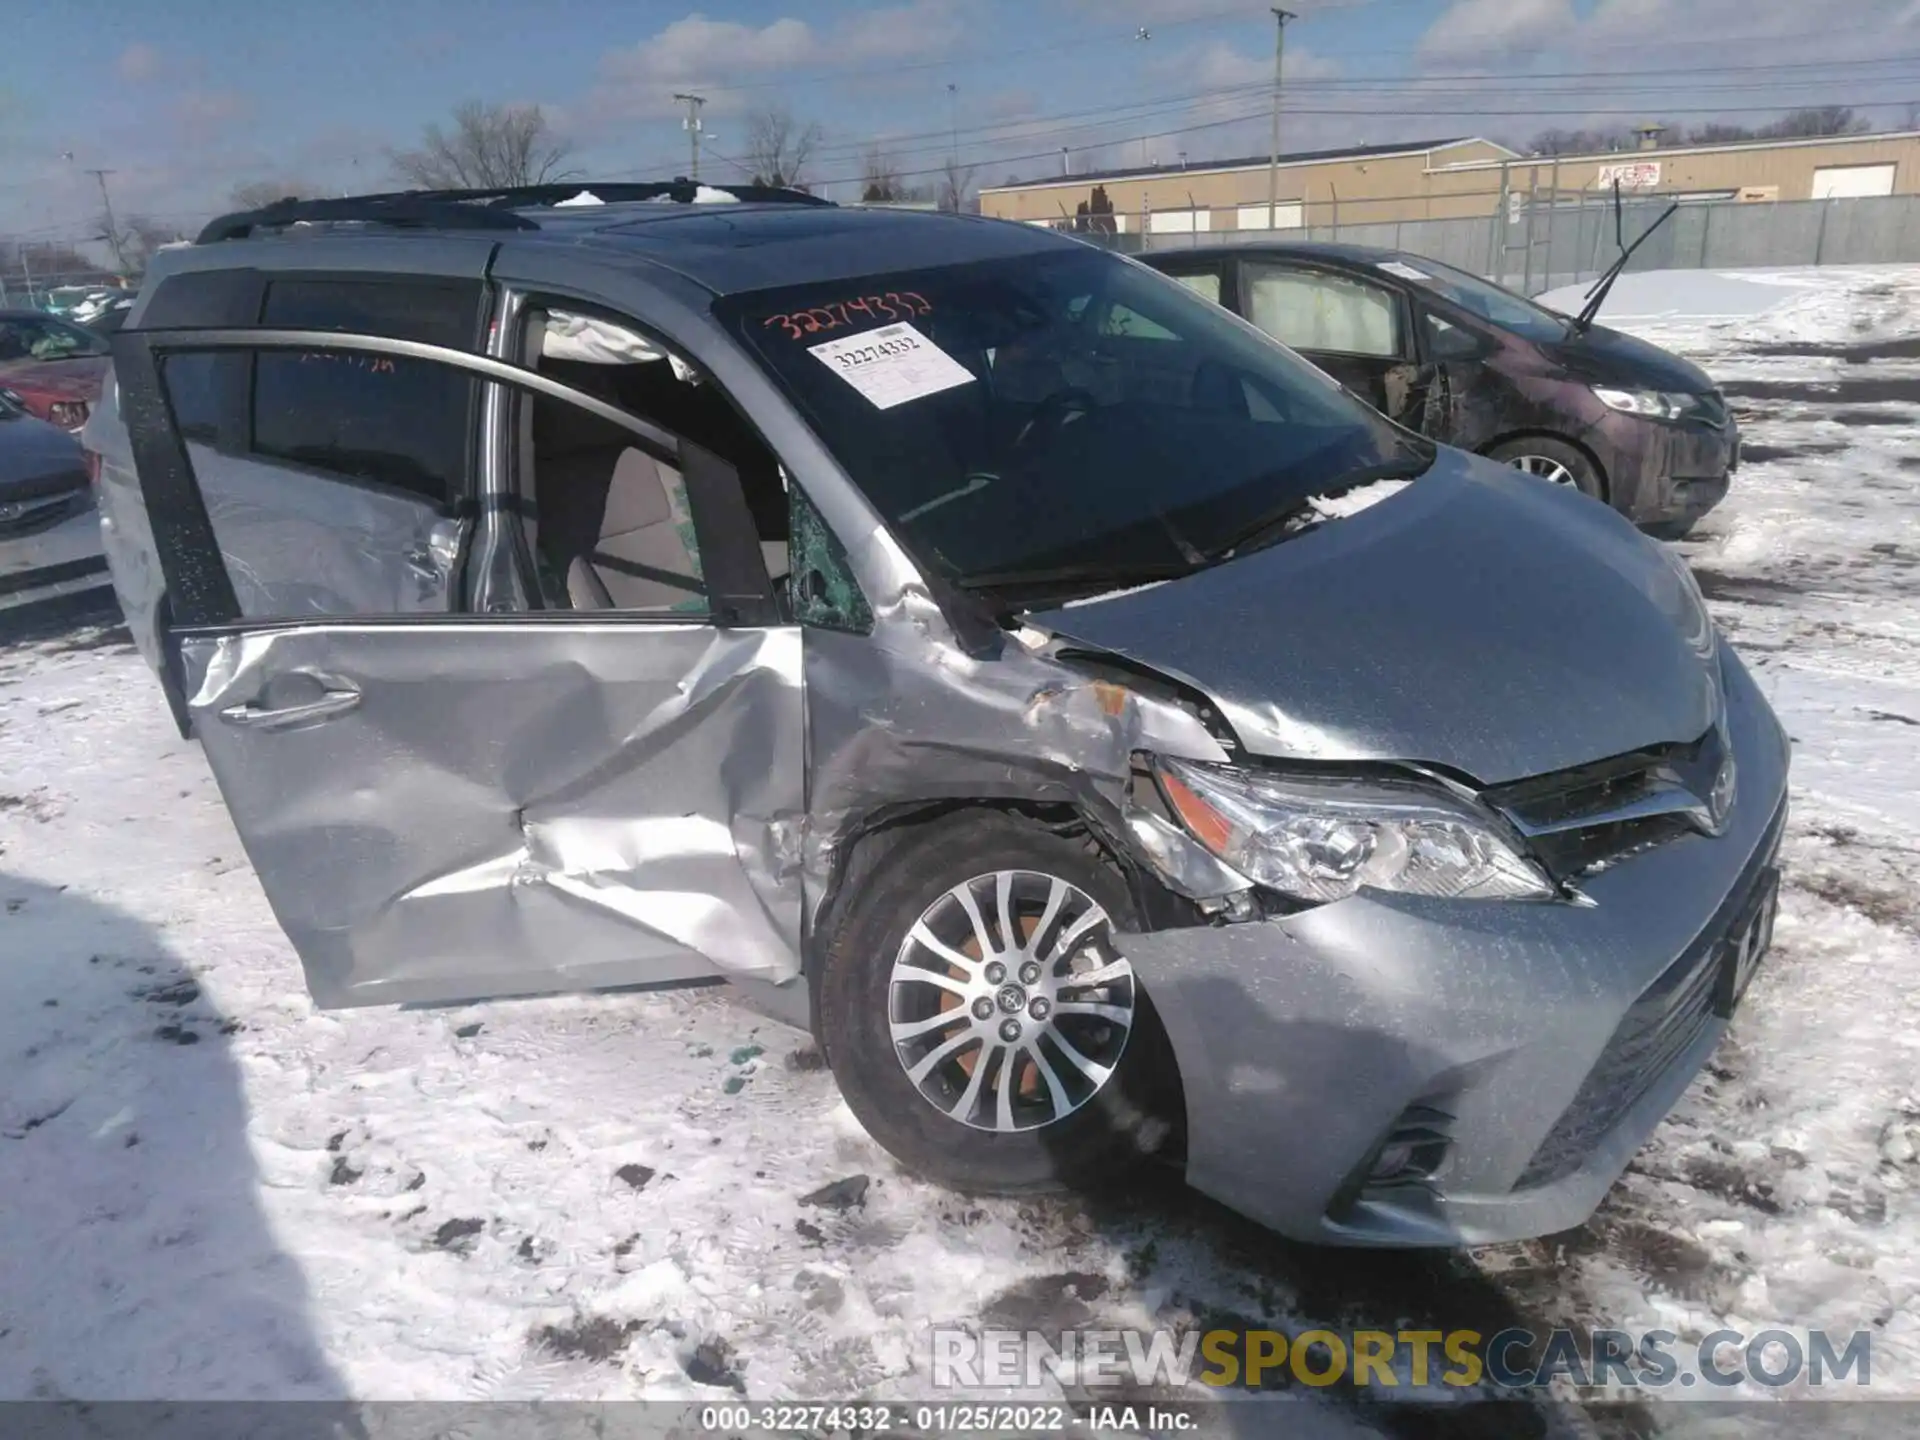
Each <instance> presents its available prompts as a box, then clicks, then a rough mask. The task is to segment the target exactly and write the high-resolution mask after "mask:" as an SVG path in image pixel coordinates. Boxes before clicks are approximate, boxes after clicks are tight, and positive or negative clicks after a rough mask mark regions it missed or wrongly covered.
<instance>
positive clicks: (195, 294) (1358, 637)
mask: <svg viewBox="0 0 1920 1440" xmlns="http://www.w3.org/2000/svg"><path fill="white" fill-rule="evenodd" d="M562 202H565V203H562ZM115 347H116V348H115V377H114V381H113V383H112V384H110V385H109V386H108V389H107V393H106V396H105V397H104V399H103V402H102V404H101V406H100V407H99V410H98V412H97V413H96V415H95V418H94V420H93V421H92V422H91V424H90V425H89V427H88V429H87V432H86V436H85V439H86V443H87V445H88V446H89V447H90V448H91V449H93V450H94V451H96V452H97V453H98V455H99V456H100V460H101V474H102V484H101V491H102V502H101V503H102V508H103V511H104V518H105V527H106V538H107V548H108V553H109V558H110V562H111V564H112V567H113V572H114V577H115V581H116V584H117V586H118V588H119V592H120V596H121V600H122V603H123V605H124V607H125V609H126V613H127V616H128V618H129V621H130V623H131V624H132V626H133V628H134V632H135V636H136V638H137V639H138V641H139V643H140V645H141V647H142V650H143V653H145V654H146V655H147V656H148V658H149V660H150V661H151V662H152V663H153V664H154V667H155V669H156V671H157V672H159V673H160V674H161V676H162V678H163V682H164V685H165V688H166V689H167V691H168V693H169V695H170V698H171V700H172V702H173V704H174V706H175V709H176V713H177V715H178V717H179V719H180V720H181V722H182V724H183V725H184V726H189V727H191V729H192V730H193V731H194V732H195V733H197V734H198V736H199V737H200V739H201V741H202V744H203V746H204V749H205V753H206V756H207V760H208V763H209V764H210V765H211V766H212V768H213V770H214V771H215V773H216V775H217V776H218V779H219V783H220V786H221V789H222V793H223V794H224V796H225V797H226V802H227V805H228V808H229V809H230V811H231V813H232V816H233V819H234V823H235V825H236V826H237V828H238V830H239V833H240V836H241V838H242V840H243V841H244V843H245V845H246V848H247V852H248V854H249V856H250V857H251V859H252V861H253V865H254V868H255V870H256V872H257V873H258V875H259V877H260V882H261V885H262V886H263V887H264V889H265V891H266V893H267V896H268V898H269V899H270V901H271V902H272V905H273V908H274V911H275V913H276V915H277V916H278V918H279V920H280V923H281V925H282V926H283V927H284V929H285V931H286V933H287V935H288V938H289V939H290V941H291V942H292V944H293V946H294V948H295V949H296V950H297V951H298V952H299V955H300V959H301V961H302V963H303V965H304V966H305V969H306V975H307V980H308V983H309V986H310V988H311V990H312V993H313V995H314V998H315V999H316V1000H317V1001H318V1003H319V1004H321V1005H323V1006H329V1007H335V1006H355V1005H378V1004H393V1003H402V1002H411V1003H442V1002H464V1001H473V1000H476V999H483V998H494V997H508V996H521V995H533V994H539V993H550V992H555V991H584V990H593V989H607V988H615V987H632V986H662V985H678V984H708V983H714V982H717V981H718V982H729V983H732V984H733V985H735V986H737V987H739V990H740V992H741V994H742V995H743V996H744V997H745V998H746V999H747V1000H748V1001H749V1002H750V1003H753V1004H755V1005H757V1006H759V1007H760V1008H762V1009H764V1010H767V1011H769V1012H770V1013H774V1014H777V1015H779V1016H781V1017H783V1018H785V1019H788V1020H790V1021H792V1022H793V1023H795V1024H798V1025H803V1026H806V1027H808V1028H809V1029H811V1030H812V1031H813V1033H814V1034H815V1035H816V1036H817V1037H818V1039H819V1042H820V1045H821V1048H822V1050H823V1052H824V1055H825V1058H826V1060H827V1062H828V1064H829V1065H830V1066H831V1068H832V1070H833V1073H834V1075H835V1077H836V1078H837V1080H838V1082H839V1084H840V1086H841V1088H842V1090H843V1091H844V1093H845V1095H846V1097H847V1100H848V1103H849V1104H850V1105H851V1107H852V1108H853V1110H854V1113H855V1114H856V1115H857V1116H858V1117H859V1118H860V1120H861V1121H862V1123H863V1124H865V1125H866V1126H867V1128H868V1129H869V1130H870V1131H871V1133H872V1134H873V1135H874V1136H875V1138H876V1139H877V1140H879V1141H880V1142H881V1143H882V1144H884V1145H885V1146H886V1147H887V1148H888V1149H889V1150H891V1151H892V1152H893V1154H894V1155H896V1156H897V1157H898V1158H899V1159H900V1161H901V1162H902V1163H903V1164H904V1165H906V1166H907V1167H909V1168H911V1169H913V1170H915V1171H917V1172H920V1173H922V1174H925V1175H927V1176H930V1177H934V1178H936V1179H939V1180H942V1181H944V1182H946V1183H949V1184H951V1185H954V1186H957V1187H960V1188H963V1189H968V1190H974V1191H981V1192H995V1193H1021V1192H1028V1191H1038V1190H1045V1189H1049V1188H1056V1187H1062V1186H1085V1185H1089V1184H1093V1183H1097V1182H1101V1181H1105V1180H1107V1179H1109V1178H1110V1177H1112V1176H1114V1175H1116V1174H1118V1173H1120V1172H1122V1171H1124V1170H1125V1169H1126V1168H1127V1167H1129V1166H1131V1165H1136V1164H1139V1163H1141V1162H1142V1161H1144V1160H1147V1159H1149V1158H1158V1159H1161V1160H1165V1161H1169V1162H1172V1163H1177V1164H1180V1165H1182V1166H1183V1167H1184V1169H1185V1174H1186V1176H1187V1179H1188V1181H1189V1182H1190V1183H1191V1184H1193V1185H1194V1186H1196V1187H1198V1188H1199V1189H1201V1190H1203V1191H1205V1192H1207V1193H1209V1194H1211V1195H1213V1196H1216V1197H1217V1198H1219V1199H1220V1200H1222V1201H1224V1202H1226V1203H1227V1204H1229V1205H1231V1206H1233V1207H1235V1208H1237V1209H1239V1210H1241V1211H1243V1212H1245V1213H1246V1214H1248V1215H1251V1216H1253V1217H1256V1218H1257V1219H1259V1220H1261V1221H1263V1222H1265V1223H1267V1224H1269V1225H1271V1226H1273V1227H1275V1228H1277V1229H1279V1230H1281V1231H1283V1232H1285V1233H1286V1234H1289V1235H1292V1236H1296V1237H1299V1238H1303V1239H1309V1240H1317V1241H1322V1242H1330V1243H1341V1244H1367V1245H1429V1244H1459V1243H1478V1242H1485V1241H1495V1240H1507V1239H1513V1238H1518V1237H1522V1236H1530V1235H1536V1234H1541V1233H1546V1232H1552V1231H1557V1230H1563V1229H1566V1228H1568V1227H1570V1226H1574V1225H1578V1224H1579V1223H1580V1222H1581V1221H1583V1220H1584V1219H1585V1218H1586V1216H1587V1215H1588V1214H1589V1213H1590V1212H1591V1211H1592V1209H1593V1208H1594V1206H1595V1205H1596V1204H1597V1203H1598V1202H1599V1200H1600V1198H1601V1197H1602V1196H1603V1195H1604V1193H1605V1192H1606V1191H1607V1189H1608V1188H1609V1187H1610V1186H1611V1184H1612V1183H1613V1181H1614V1180H1615V1178H1616V1177H1617V1176H1618V1175H1619V1173H1620V1171H1621V1170H1622V1169H1623V1168H1624V1166H1625V1165H1626V1163H1627V1161H1628V1160H1629V1158H1630V1157H1631V1156H1632V1154H1633V1152H1634V1151H1635V1150H1636V1149H1637V1148H1638V1147H1639V1146H1640V1144H1641V1143H1642V1142H1643V1140H1644V1139H1645V1137H1646V1136H1647V1134H1648V1133H1649V1131H1650V1130H1652V1128H1653V1127H1654V1126H1655V1125H1656V1124H1657V1123H1658V1122H1659V1120H1660V1119H1661V1118H1662V1116H1664V1115H1665V1113H1666V1112H1667V1110H1668V1109H1669V1108H1670V1107H1671V1106H1672V1105H1673V1103H1674V1102H1675V1100H1676V1099H1677V1098H1678V1096H1679V1095H1680V1093H1681V1092H1682V1091H1683V1090H1684V1089H1685V1088H1686V1086H1687V1085H1688V1083H1689V1082H1690V1080H1691V1079H1692V1077H1693V1076H1694V1074H1695V1073H1696V1072H1697V1071H1698V1069H1699V1068H1700V1067H1701V1065H1702V1064H1703V1063H1704V1061H1705V1060H1706V1058H1707V1056H1708V1054H1709V1053H1710V1052H1711V1051H1712V1049H1713V1047H1714V1045H1715V1044H1716V1042H1717V1041H1718V1039H1719V1037H1720V1036H1721V1034H1722V1033H1723V1032H1724V1030H1725V1028H1726V1026H1727V1023H1728V1019H1729V1017H1730V1016H1731V1014H1732V1013H1733V1010H1734V1007H1735V1005H1736V1004H1737V1002H1738V1001H1739V999H1740V996H1741V993H1742V991H1743V990H1744V988H1745V987H1746V985H1747V982H1748V980H1749V979H1750V977H1751V976H1752V974H1753V971H1754V967H1755V966H1756V964H1757V963H1758V961H1759V959H1760V956H1761V955H1762V953H1763V952H1764V951H1765V949H1766V947H1767V943H1768V940H1769V937H1770V934H1771V925H1772V917H1773V913H1774V906H1775V903H1776V891H1777V874H1776V870H1775V859H1776V853H1777V849H1778V845H1779V840H1780V833H1781V828H1782V826H1783V824H1784V821H1785V803H1786V802H1785V796H1786V776H1787V743H1786V740H1785V737H1784V735H1783V733H1782V731H1781V728H1780V726H1779V724H1778V723H1777V722H1776V720H1775V718H1774V716H1773V715H1772V713H1771V712H1770V710H1769V709H1768V706H1767V704H1766V702H1765V701H1764V699H1763V698H1762V697H1761V695H1760V693H1759V692H1758V690H1757V689H1756V688H1755V686H1754V683H1753V681H1752V679H1751V678H1750V677H1749V675H1748V673H1747V671H1746V669H1745V667H1744V666H1743V665H1742V664H1741V662H1740V660H1739V658H1738V657H1737V656H1736V655H1735V654H1734V653H1733V651H1732V650H1731V648H1730V647H1729V646H1728V645H1727V643H1726V642H1725V640H1724V639H1723V638H1722V637H1721V636H1720V635H1719V634H1718V633H1717V632H1716V630H1715V628H1714V626H1713V624H1712V622H1711V621H1710V620H1709V618H1708V616H1707V614H1706V611H1705V607H1704V605H1703V604H1702V601H1701V597H1700V593H1699V591H1698V589H1697V588H1696V587H1695V585H1694V583H1693V581H1692V579H1691V578H1690V576H1689V574H1688V572H1687V570H1686V568H1685V566H1684V564H1683V563H1682V562H1681V561H1680V560H1679V559H1678V558H1676V557H1675V556H1674V555H1673V554H1672V553H1671V552H1669V551H1667V550H1666V549H1664V548H1663V547H1662V546H1660V545H1659V544H1657V543H1655V542H1652V541H1650V540H1648V539H1646V538H1644V537H1643V536H1641V535H1640V534H1638V533H1637V532H1636V531H1635V530H1634V529H1633V527H1632V526H1631V525H1629V524H1628V523H1627V521H1626V520H1624V519H1622V518H1621V517H1620V516H1618V515H1616V514H1614V513H1613V512H1611V511H1609V510H1608V509H1607V508H1606V507H1605V506H1603V505H1601V504H1598V503H1596V502H1594V501H1593V500H1591V499H1589V498H1588V497H1586V496H1584V495H1581V494H1579V493H1577V492H1575V491H1573V490H1571V489H1568V488H1565V487H1556V486H1553V485H1550V484H1547V483H1544V482H1542V481H1540V480H1538V479H1536V478H1533V477H1531V476H1528V475H1526V474H1523V473H1520V472H1518V471H1515V470H1513V469H1510V468H1507V467H1504V466H1500V465H1496V464H1494V463H1492V462H1490V461H1487V460H1483V459H1478V458H1475V457H1472V456H1469V455H1466V454H1464V453H1461V452H1457V451H1454V450H1450V449H1447V448H1444V447H1439V446H1436V445H1434V444H1432V443H1431V442H1429V441H1427V440H1424V439H1421V438H1420V437H1418V436H1416V435H1414V434H1412V433H1411V432H1409V431H1407V430H1404V429H1402V428H1400V427H1398V426H1396V425H1395V424H1393V423H1392V422H1391V421H1389V420H1387V419H1385V418H1384V417H1383V416H1381V415H1379V414H1377V413H1375V412H1374V411H1372V410H1370V409H1368V408H1367V407H1365V406H1363V405H1362V404H1360V403H1359V402H1358V401H1356V400H1355V399H1353V398H1352V397H1350V396H1349V395H1348V394H1347V393H1346V392H1344V391H1343V390H1342V389H1341V388H1340V387H1339V386H1338V385H1337V384H1335V383H1333V382H1331V381H1330V380H1329V379H1328V378H1327V377H1326V376H1325V375H1324V374H1323V373H1322V372H1320V371H1319V370H1317V369H1315V368H1314V367H1313V366H1311V365H1309V364H1307V363H1306V362H1305V361H1303V360H1301V359H1300V358H1299V357H1298V356H1296V355H1295V354H1294V353H1293V352H1291V351H1289V350H1287V349H1285V348H1284V347H1282V346H1281V345H1279V344H1277V343H1276V342H1274V341H1272V340H1271V339H1269V338H1267V337H1266V336H1264V335H1262V334H1261V333H1259V332H1258V331H1257V330H1255V329H1253V328H1252V327H1251V326H1249V325H1247V324H1246V323H1244V322H1243V321H1241V320H1239V319H1237V318H1236V317H1234V316H1233V315H1231V314H1229V313H1227V312H1225V311H1223V310H1221V309H1220V308H1218V307H1216V306H1213V305H1210V304H1208V303H1207V302H1206V301H1204V300H1202V299H1200V298H1199V297H1198V296H1196V295H1194V294H1193V293H1191V292H1190V291H1189V290H1187V289H1186V288H1185V287H1183V286H1181V285H1180V284H1178V283H1176V282H1175V281H1172V280H1169V279H1167V278H1165V277H1163V276H1160V275H1157V274H1155V273H1153V272H1152V271H1150V270H1148V269H1146V268H1144V267H1143V266H1141V265H1138V264H1136V263H1134V262H1132V261H1129V260H1126V259H1124V258H1121V257H1118V256H1115V255H1112V254H1109V253H1106V252H1103V251H1100V250H1097V249H1094V248H1091V247H1089V246H1086V245H1083V244H1081V243H1079V242H1076V241H1074V240H1072V239H1070V238H1068V237H1064V236H1060V235H1054V234H1050V233H1047V232H1045V231H1042V230H1039V229H1036V228H1034V227H1029V226H1020V225H1012V224H1002V223H998V222H992V221H985V220H980V219H977V218H969V217H960V216H950V215H944V216H943V215H931V214H919V213H911V212H900V211H888V210H877V209H875V210H866V209H860V208H842V207H836V206H830V205H824V204H821V203H819V202H817V201H812V200H810V199H808V198H807V197H801V196H795V195H790V194H787V193H785V192H778V191H762V190H748V189H741V190H736V191H722V190H716V189H713V188H710V187H704V186H702V187H695V186H693V185H691V184H689V183H685V182H676V183H672V184H664V185H644V186H631V185H626V186H606V187H599V186H596V187H592V188H591V189H590V190H589V191H580V190H579V188H578V187H573V186H567V187H547V188H542V189H535V190H524V191H510V192H494V193H488V194H480V193H474V192H467V193H461V194H438V195H425V196H423V195H408V196H384V197H364V198H360V199H349V200H336V201H326V202H315V203H310V204H301V203H293V202H283V203H282V204H281V205H278V206H275V207H273V208H271V209H269V210H267V211H262V212H254V213H251V214H246V215H240V216H231V217H227V218H226V219H224V220H222V221H219V222H216V223H215V224H214V225H213V226H210V227H209V229H208V231H207V232H206V233H205V234H204V235H203V236H202V237H201V240H200V243H198V244H196V245H194V246H192V247H190V248H187V249H184V250H179V251H173V252H169V253H168V254H166V255H164V256H161V257H158V258H157V259H156V261H155V265H154V270H153V273H152V274H151V275H150V276H149V279H148V282H147V285H146V287H145V289H144V291H143V293H142V297H141V299H140V301H139V304H138V306H137V307H136V309H135V311H134V313H133V315H132V317H131V319H130V321H129V322H128V324H127V325H126V327H125V329H124V330H123V331H122V332H121V333H120V334H119V335H118V336H117V337H116V340H115Z"/></svg>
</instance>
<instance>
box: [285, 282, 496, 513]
mask: <svg viewBox="0 0 1920 1440" xmlns="http://www.w3.org/2000/svg"><path fill="white" fill-rule="evenodd" d="M479 298H480V292H479V289H478V287H476V286H469V285H434V284H429V283H419V284H414V283H408V284H400V283H393V282H371V281H337V280H292V281H275V282H274V283H273V284H271V285H270V286H269V287H268V289H267V301H266V309H265V313H264V314H263V316H262V323H263V324H264V325H266V326H268V327H270V328H275V329H288V330H339V331H345V332H348V333H359V334H371V335H384V336H391V337H393V338H396V339H401V340H420V341H425V342H427V343H429V344H434V345H444V346H447V347H449V348H453V349H471V348H473V342H474V335H475V327H476V325H477V311H478V305H479ZM475 389H476V386H475V383H474V381H473V379H472V377H471V376H469V375H466V374H465V373H463V372H461V371H458V370H453V369H449V368H447V367H445V366H441V365H435V364H431V363H428V362H426V361H422V360H412V359H407V358H404V357H394V356H387V355H370V354H358V353H345V352H340V351H308V352H299V351H284V350H282V351H262V352H260V354H259V355H258V356H257V357H256V358H255V360H254V373H253V396H252V404H251V416H250V426H249V428H250V430H251V445H250V446H249V447H248V448H250V449H251V450H252V451H253V452H254V453H255V454H257V455H260V456H262V457H267V458H272V459H276V460H284V461H289V462H292V463H294V464H297V465H303V466H307V467H310V468H312V469H314V470H316V471H321V472H324V473H326V474H329V475H335V476H339V477H341V478H343V479H348V480H354V481H359V482H363V483H365V484H368V485H374V486H380V487H384V488H386V489H389V490H393V491H397V492H401V493H405V494H409V495H414V496H418V497H419V498H421V499H424V500H427V501H430V502H432V503H434V504H436V505H447V504H451V503H452V502H454V501H455V500H456V499H458V498H459V497H460V495H461V494H462V492H463V490H464V484H463V482H464V478H465V474H466V470H467V456H468V453H469V452H468V445H469V441H470V438H471V435H472V429H473V399H474V393H475Z"/></svg>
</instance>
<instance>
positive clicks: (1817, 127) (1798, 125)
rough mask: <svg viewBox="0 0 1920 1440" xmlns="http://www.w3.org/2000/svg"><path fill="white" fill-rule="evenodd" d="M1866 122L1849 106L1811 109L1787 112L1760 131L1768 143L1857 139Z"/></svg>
mask: <svg viewBox="0 0 1920 1440" xmlns="http://www.w3.org/2000/svg"><path fill="white" fill-rule="evenodd" d="M1867 128H1868V126H1867V122H1866V121H1865V120H1863V119H1862V118H1861V117H1860V116H1858V115H1856V114H1854V113H1853V107H1852V106H1850V105H1814V106H1809V107H1808V108H1806V109H1803V110H1791V111H1789V112H1788V113H1787V114H1786V115H1785V116H1783V117H1782V118H1780V119H1778V120H1776V121H1774V122H1773V124H1771V125H1768V126H1766V127H1765V128H1763V129H1762V130H1761V131H1760V134H1761V136H1762V137H1763V138H1765V139H1768V140H1773V139H1781V140H1799V139H1804V138H1808V137H1815V136H1822V135H1861V134H1864V133H1865V132H1866V130H1867Z"/></svg>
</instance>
